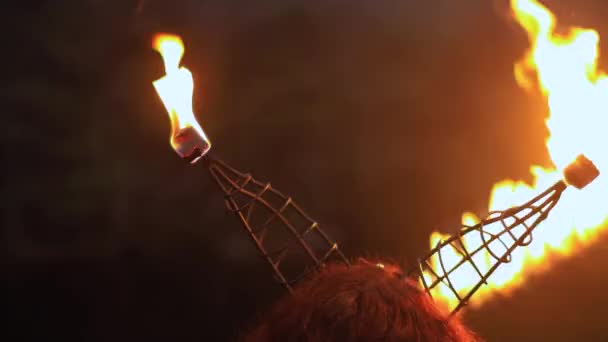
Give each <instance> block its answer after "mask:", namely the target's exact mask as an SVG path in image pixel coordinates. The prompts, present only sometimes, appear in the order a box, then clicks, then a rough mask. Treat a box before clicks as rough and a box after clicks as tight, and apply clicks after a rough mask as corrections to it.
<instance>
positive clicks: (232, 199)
mask: <svg viewBox="0 0 608 342" xmlns="http://www.w3.org/2000/svg"><path fill="white" fill-rule="evenodd" d="M203 160H204V164H205V165H206V166H207V168H208V169H209V172H210V173H211V176H212V178H213V179H214V180H215V182H216V183H217V184H218V186H219V187H220V189H221V190H222V192H223V193H224V195H225V203H226V207H227V208H228V210H230V211H231V212H233V213H234V214H235V215H236V216H237V218H238V219H239V221H240V222H241V224H242V226H243V229H244V230H245V232H246V233H247V234H248V236H249V238H250V239H251V241H252V242H253V244H254V245H255V247H256V248H257V250H258V251H259V252H260V254H261V256H262V257H263V259H264V260H265V261H266V262H267V263H268V265H269V266H270V268H271V269H272V272H273V273H274V276H275V278H276V279H277V280H278V281H279V283H280V284H281V285H282V286H283V287H284V288H286V289H287V290H288V291H290V292H292V291H293V290H292V287H293V285H294V284H295V283H296V282H297V281H298V280H300V279H302V278H305V277H306V276H307V275H308V274H309V273H310V272H311V271H315V270H317V269H318V268H320V267H323V265H324V264H325V263H326V262H327V261H330V260H336V261H340V262H344V263H346V264H349V261H348V259H347V258H346V257H345V256H344V254H343V253H342V252H341V251H340V249H339V247H338V244H337V243H336V242H335V241H333V240H331V239H330V238H329V237H328V235H327V234H326V233H325V232H324V231H323V230H322V229H321V228H320V227H319V225H318V224H317V222H316V221H314V220H313V219H312V218H311V217H310V216H308V215H307V214H306V213H305V212H304V211H303V210H302V209H301V208H300V207H299V206H298V205H297V204H296V203H295V202H294V201H293V199H292V198H291V197H288V196H285V195H284V194H282V193H281V192H279V191H278V190H276V189H275V188H273V187H272V186H271V185H270V183H264V182H261V181H259V180H256V179H255V178H253V176H252V175H250V174H247V173H242V172H240V171H238V170H236V169H234V168H232V167H230V166H229V165H227V164H226V163H225V162H223V161H221V160H218V159H215V158H213V157H211V156H209V155H206V156H205V157H204V159H203Z"/></svg>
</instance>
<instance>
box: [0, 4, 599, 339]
mask: <svg viewBox="0 0 608 342" xmlns="http://www.w3.org/2000/svg"><path fill="white" fill-rule="evenodd" d="M545 3H546V4H547V5H549V6H550V7H551V8H552V9H553V10H554V11H555V12H556V14H557V15H558V17H559V18H560V19H561V21H562V22H563V23H565V24H576V25H583V26H591V27H594V28H596V29H598V30H599V32H600V35H603V36H606V35H608V27H607V25H606V23H605V18H606V14H608V6H607V5H606V4H604V3H603V2H602V1H600V0H596V1H580V0H579V1H575V0H567V1H557V0H553V1H546V2H545ZM5 6H6V7H5V8H3V16H4V17H5V18H4V19H3V20H2V24H1V25H2V26H1V27H3V29H2V32H3V34H2V55H3V57H2V60H3V62H2V66H3V68H2V71H1V72H2V75H4V76H6V77H5V79H4V80H3V82H2V90H1V94H2V98H3V103H4V104H3V116H2V134H1V135H0V136H1V139H2V154H1V156H2V187H1V189H2V194H1V199H2V218H1V219H2V221H1V222H2V235H1V236H2V247H3V248H2V254H1V255H2V281H1V283H2V288H1V291H2V294H3V297H6V300H4V299H3V301H2V304H1V305H0V307H1V308H2V310H3V311H5V312H4V313H5V317H8V321H6V320H5V322H6V323H8V327H9V329H2V333H1V334H2V335H6V336H5V337H2V336H0V338H2V340H4V341H20V340H42V339H44V340H55V339H56V340H64V341H66V340H77V341H143V340H146V341H155V340H158V341H161V340H162V341H167V340H169V341H200V340H220V341H221V340H226V339H229V338H233V337H234V336H236V335H237V334H238V333H239V331H241V329H242V328H243V327H244V326H246V324H247V323H248V322H250V321H251V320H252V319H253V318H254V317H255V315H256V313H260V312H263V310H264V309H265V308H267V307H268V305H269V304H270V303H271V302H272V300H273V299H276V298H277V297H278V296H279V295H281V294H282V289H281V288H280V287H279V286H278V285H276V284H275V283H274V282H273V280H272V279H271V277H270V276H269V274H268V271H267V268H265V266H266V265H264V264H263V263H262V262H261V260H260V259H258V258H257V255H256V253H255V250H254V249H253V247H252V246H250V244H249V242H248V241H247V239H246V237H245V236H244V235H243V234H242V233H241V231H240V227H239V226H238V224H237V222H236V220H235V219H234V217H232V216H230V215H229V214H228V213H227V212H226V211H225V210H224V207H223V202H222V199H221V197H220V193H219V192H218V190H217V189H216V188H215V185H214V184H212V183H211V181H210V180H209V179H208V177H207V175H206V173H205V171H204V169H203V168H200V167H191V166H188V165H186V164H185V163H184V162H182V161H181V160H179V159H178V157H177V156H176V155H175V153H174V152H173V151H172V150H171V148H170V146H169V144H168V140H169V121H168V119H167V115H166V113H165V112H164V107H163V106H162V105H161V103H160V101H159V100H158V98H157V96H156V94H155V92H154V90H153V88H152V86H151V82H152V81H153V80H155V79H157V78H159V77H160V76H161V75H162V74H163V70H162V63H161V59H160V58H159V56H158V55H157V54H156V53H155V52H154V51H152V50H151V48H150V41H151V38H152V35H153V34H154V33H155V32H158V31H168V32H173V33H177V34H180V35H181V36H182V37H183V39H184V41H185V44H186V54H185V57H184V61H183V64H184V65H185V66H187V67H188V68H190V69H191V70H192V72H193V74H194V76H195V111H196V112H197V114H198V116H199V119H200V121H201V123H202V124H203V126H204V127H205V130H206V131H207V133H208V135H209V136H210V137H211V139H212V141H213V142H214V153H216V155H218V156H221V157H222V158H223V159H225V160H226V161H228V162H229V163H230V164H233V165H234V166H236V167H238V168H240V169H242V170H246V171H251V172H253V173H254V174H255V175H256V176H257V177H258V178H260V179H262V180H271V181H272V183H273V185H274V186H276V187H277V188H279V189H280V190H282V191H284V192H286V193H288V194H291V195H292V196H293V197H294V198H296V199H297V200H298V202H299V203H300V204H301V205H302V206H303V207H304V208H306V210H307V211H308V212H309V213H310V214H311V215H312V216H313V217H314V218H316V219H317V220H318V221H319V222H321V224H322V225H323V227H324V228H325V229H326V230H327V231H328V233H330V235H332V237H335V238H336V239H337V240H338V241H340V243H341V246H342V247H343V249H344V251H345V252H346V253H347V255H349V256H358V255H362V256H387V257H391V258H394V259H395V260H397V261H399V262H403V263H405V264H407V263H410V264H411V262H412V260H414V258H415V257H416V256H419V255H421V254H422V253H423V252H424V251H425V250H427V248H428V236H429V234H430V232H431V231H432V230H433V229H441V230H443V231H453V230H454V229H455V228H456V227H457V226H458V224H459V221H460V215H461V213H462V212H463V211H465V210H471V211H474V212H477V213H480V214H483V213H484V211H485V208H486V205H487V200H488V194H489V191H490V189H491V186H492V184H493V183H494V182H496V181H499V180H502V179H505V178H521V179H526V180H530V176H529V175H528V167H529V165H531V164H532V163H536V164H541V165H547V164H548V160H549V159H548V156H547V153H546V151H545V148H544V141H545V137H546V135H547V131H546V128H545V126H544V122H543V120H544V117H545V115H546V113H547V109H546V105H545V104H544V101H543V99H542V98H540V97H538V96H533V95H530V94H526V93H524V92H523V91H522V90H520V89H519V88H518V87H517V85H516V84H515V81H514V79H513V76H512V65H513V62H514V61H515V60H516V59H517V58H519V57H520V56H521V55H522V54H523V52H524V51H525V48H526V46H527V40H526V37H525V34H524V32H523V31H522V30H521V29H520V28H519V27H518V26H517V25H516V24H515V23H514V22H512V20H511V19H510V18H509V14H508V3H507V0H504V1H489V0H469V1H453V0H433V1H422V0H416V1H413V0H412V1H403V0H401V1H390V0H377V1H352V0H350V1H346V0H332V1H304V0H289V1H286V0H260V1H248V0H231V1H221V0H214V1H211V0H210V1H204V0H190V1H159V0H146V1H145V2H143V3H142V2H137V1H103V0H89V1H34V2H27V5H25V4H23V5H5ZM602 50H603V51H606V46H605V45H603V46H602ZM605 243H606V239H605V238H602V239H601V240H600V241H598V242H596V243H595V244H593V245H592V246H590V247H588V248H586V249H584V250H581V251H580V252H579V253H578V254H577V255H576V256H574V257H571V258H569V259H568V260H558V261H555V262H554V264H553V267H552V269H551V270H550V271H548V272H546V273H544V274H541V275H537V276H534V277H530V278H529V279H528V280H527V282H526V284H525V286H524V287H523V288H520V289H518V290H516V291H514V292H513V293H512V294H511V296H507V295H498V296H497V297H496V298H495V299H494V300H492V301H490V302H488V303H487V304H486V305H484V306H483V307H482V308H480V309H477V310H471V311H469V312H467V313H466V315H465V317H464V318H465V319H466V321H467V322H468V323H469V325H470V326H471V327H472V328H473V329H474V330H476V331H478V332H479V333H480V334H481V335H482V336H483V337H485V338H486V339H487V340H488V341H514V340H518V341H539V340H546V341H572V340H578V341H605V340H608V331H606V323H605V317H606V315H607V314H608V295H607V292H606V291H605V290H604V284H608V276H606V275H605V274H603V273H604V272H603V268H604V266H603V265H604V264H605V263H606V262H608V250H607V249H606V248H605V247H604V246H605Z"/></svg>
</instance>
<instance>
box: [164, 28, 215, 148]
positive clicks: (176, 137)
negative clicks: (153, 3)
mask: <svg viewBox="0 0 608 342" xmlns="http://www.w3.org/2000/svg"><path fill="white" fill-rule="evenodd" d="M153 47H154V49H155V50H156V51H158V52H159V53H160V54H161V56H162V58H163V62H164V64H165V73H166V75H165V76H163V77H161V78H160V79H158V80H156V81H154V82H153V85H154V88H155V89H156V92H157V93H158V96H159V97H160V99H161V101H162V102H163V104H164V105H165V108H166V109H167V113H169V118H170V119H171V146H172V147H173V149H175V150H176V151H177V152H178V153H179V154H180V155H182V156H184V155H183V153H184V149H185V146H187V147H186V148H190V147H192V146H193V145H197V146H195V148H196V147H197V148H199V149H200V150H201V151H200V152H202V153H205V152H207V150H208V149H209V148H210V147H211V145H210V143H209V139H207V136H206V135H205V132H204V131H203V129H202V128H201V127H200V126H199V124H198V122H197V121H196V117H195V116H194V111H193V109H192V95H193V92H194V81H193V79H192V74H191V73H190V71H189V70H188V69H186V68H184V67H180V66H179V64H180V62H181V59H182V56H183V55H184V43H183V42H182V39H181V38H180V37H179V36H175V35H170V34H157V35H156V36H155V37H154V40H153ZM190 129H193V130H194V131H195V132H196V133H197V135H198V136H196V135H194V134H188V133H189V130H190ZM186 140H187V141H186ZM198 145H201V146H198ZM203 145H204V146H203ZM187 152H188V153H189V152H190V151H187Z"/></svg>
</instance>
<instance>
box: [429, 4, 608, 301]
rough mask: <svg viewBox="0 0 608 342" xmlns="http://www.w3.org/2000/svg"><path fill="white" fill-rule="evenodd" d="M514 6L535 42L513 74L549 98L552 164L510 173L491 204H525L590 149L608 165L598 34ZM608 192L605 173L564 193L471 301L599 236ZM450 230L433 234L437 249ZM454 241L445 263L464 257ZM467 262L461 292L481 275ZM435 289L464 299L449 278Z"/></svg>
mask: <svg viewBox="0 0 608 342" xmlns="http://www.w3.org/2000/svg"><path fill="white" fill-rule="evenodd" d="M511 9H512V14H513V16H514V18H515V19H516V21H517V22H518V23H519V24H520V25H521V27H522V28H524V29H525V31H526V33H527V35H528V39H529V42H530V49H529V50H528V51H527V52H526V54H525V56H524V57H523V58H522V59H521V60H520V61H518V62H517V63H516V64H515V67H514V74H515V79H516V81H517V82H518V84H519V85H520V86H521V87H522V88H524V89H526V90H529V91H540V92H541V93H542V95H544V97H545V98H546V99H547V102H548V106H549V112H550V114H549V117H548V118H547V120H546V124H547V127H548V128H549V132H550V136H549V137H548V139H547V149H548V151H549V155H550V157H551V160H552V161H553V164H554V167H551V168H543V167H540V166H532V167H531V173H532V175H533V176H534V181H533V183H532V184H531V185H530V184H526V183H524V182H521V181H512V180H506V181H502V182H500V183H497V184H495V186H494V188H493V189H492V192H491V195H490V202H489V210H490V211H492V210H500V209H506V208H509V207H512V206H514V205H517V204H522V203H525V202H526V201H527V200H528V199H530V198H532V197H534V196H535V195H537V194H538V193H539V192H541V191H542V190H544V189H546V188H548V187H549V186H551V185H552V184H554V183H555V182H556V181H558V180H559V179H560V178H562V174H561V171H562V170H563V168H564V167H566V165H567V164H568V163H569V162H571V161H573V160H574V159H575V157H576V156H577V155H578V154H581V153H584V154H585V155H586V156H587V157H589V158H590V159H591V160H593V162H594V163H595V164H596V165H597V167H598V168H599V169H600V170H602V169H604V170H605V169H606V167H608V154H606V153H605V152H604V149H605V146H608V133H607V132H605V130H606V128H608V115H607V114H606V109H607V108H608V77H607V76H606V74H605V73H603V72H602V71H600V70H598V65H597V60H598V42H599V35H598V33H597V32H596V31H594V30H590V29H582V28H577V27H575V28H570V29H569V30H568V31H567V32H566V33H565V34H558V33H557V32H555V28H556V23H557V22H556V18H555V16H554V15H553V13H551V12H550V11H549V10H548V9H547V8H545V7H544V6H543V5H541V4H539V3H538V2H537V1H536V0H511ZM603 152H604V153H603ZM607 193H608V183H607V182H606V180H604V179H602V177H600V178H598V179H596V180H595V182H594V183H592V184H590V185H589V186H588V187H586V188H585V190H584V191H581V192H573V191H569V192H565V193H564V194H563V196H562V199H561V201H560V203H558V205H557V206H556V207H555V208H554V210H553V211H552V213H551V215H549V217H548V219H547V220H546V221H544V222H543V223H542V224H541V225H540V226H539V227H538V228H537V229H536V230H535V232H534V235H533V238H534V239H533V241H532V243H531V244H530V245H529V246H528V247H525V248H517V249H516V250H515V251H514V252H513V254H512V261H511V262H510V263H507V264H503V265H501V266H500V267H499V268H498V269H497V270H496V272H495V273H494V274H493V275H492V276H490V279H489V283H488V285H486V286H482V287H481V288H479V291H478V292H476V294H475V295H474V296H473V297H472V299H471V302H470V304H472V305H473V306H476V305H479V304H480V303H483V302H484V301H485V300H487V299H488V298H491V296H492V295H493V294H495V293H496V292H499V291H500V292H502V293H505V292H506V293H508V292H509V291H510V290H512V289H513V288H516V287H517V286H519V285H520V284H521V283H522V282H523V281H524V280H525V278H526V276H528V275H529V274H531V273H534V272H539V271H542V270H545V269H547V268H548V267H550V264H551V262H552V261H554V260H555V257H556V256H568V255H571V254H573V253H575V252H576V251H577V250H578V248H579V247H581V246H585V245H587V244H589V243H590V242H592V241H594V240H596V239H597V237H598V236H599V234H600V233H601V232H602V231H603V229H604V228H605V227H606V226H607V225H606V224H607V223H608V200H606V197H605V195H606V194H607ZM476 222H479V220H478V219H477V218H476V217H475V216H474V215H472V214H469V213H465V214H464V215H463V224H467V225H472V224H475V223H476ZM469 235H471V237H470V238H468V240H466V241H465V242H464V243H465V245H475V244H476V242H475V241H472V239H474V238H475V237H473V236H472V235H475V234H469ZM446 237H447V236H444V235H442V234H440V233H433V234H432V235H431V238H430V242H431V248H432V247H434V246H436V244H437V242H439V241H440V240H441V239H445V238H446ZM467 247H468V246H467ZM450 248H452V247H451V246H446V247H445V249H446V251H445V252H444V251H443V250H442V254H443V257H444V263H447V264H448V266H449V264H450V262H451V263H452V265H453V263H454V262H456V261H458V260H459V259H460V258H461V256H460V254H458V252H457V251H455V250H450ZM452 249H453V248H452ZM474 261H475V263H476V264H477V265H481V267H480V268H481V272H484V271H486V270H487V269H488V268H489V267H490V265H491V260H490V256H489V255H488V254H487V253H486V254H485V255H484V254H482V253H479V256H478V257H477V259H476V260H474ZM438 262H439V261H438V260H431V263H432V266H433V268H435V269H437V267H438ZM467 267H470V268H471V269H467ZM461 268H462V270H460V269H459V270H457V271H456V272H457V273H455V274H454V276H452V277H451V279H452V281H453V285H454V287H455V288H456V289H457V290H458V292H459V293H461V291H462V292H466V291H468V290H469V289H471V288H472V287H473V286H474V285H475V284H476V283H477V281H478V279H479V277H478V276H476V275H475V274H472V273H471V272H474V270H473V269H472V266H470V264H468V263H466V264H463V267H461ZM484 268H485V269H484ZM423 277H425V279H426V280H429V279H430V276H429V274H423ZM442 286H443V287H442ZM432 295H433V297H434V298H435V299H438V300H439V301H440V302H441V303H443V304H447V306H448V307H449V308H454V307H455V305H456V304H458V300H457V298H456V297H455V296H454V294H453V293H452V292H451V291H450V290H449V288H448V287H447V286H445V285H439V286H437V287H436V288H435V289H433V292H432Z"/></svg>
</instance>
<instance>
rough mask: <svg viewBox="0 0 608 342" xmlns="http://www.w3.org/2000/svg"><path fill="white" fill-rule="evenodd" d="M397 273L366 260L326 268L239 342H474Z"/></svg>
mask: <svg viewBox="0 0 608 342" xmlns="http://www.w3.org/2000/svg"><path fill="white" fill-rule="evenodd" d="M400 272H401V270H400V269H399V267H397V266H393V265H378V264H375V263H370V262H367V261H365V260H359V261H358V262H356V263H353V265H351V266H350V267H348V266H346V265H344V264H330V265H327V266H326V267H324V268H323V269H321V270H320V271H319V272H318V273H317V274H316V275H315V276H313V277H311V278H310V279H308V280H306V281H303V282H302V283H301V284H299V285H298V286H297V287H296V288H295V291H294V293H293V295H289V294H288V295H286V296H285V297H284V298H282V299H281V300H280V301H279V302H278V303H276V304H275V305H274V307H273V308H272V309H271V311H270V312H269V313H268V314H267V315H265V316H263V317H262V320H261V321H260V322H259V323H258V325H257V326H256V327H255V328H254V329H253V330H252V331H250V332H249V333H248V334H247V336H245V337H244V339H243V340H244V341H302V342H304V341H315V342H316V341H416V342H421V341H429V342H430V341H433V342H435V341H446V342H447V341H454V342H461V341H462V342H465V341H466V342H468V341H478V340H479V339H478V338H477V337H476V336H475V335H474V334H473V333H471V332H470V331H469V330H468V329H466V328H465V327H464V326H463V325H462V324H461V323H460V322H459V321H458V320H457V319H456V318H455V317H452V318H448V315H447V311H445V310H442V309H440V308H438V307H437V306H436V305H435V303H434V302H433V301H432V299H431V298H430V297H429V296H428V295H427V294H426V292H424V291H422V290H421V289H420V287H419V286H418V284H416V283H415V281H413V280H409V279H402V278H400V277H399V274H400Z"/></svg>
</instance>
